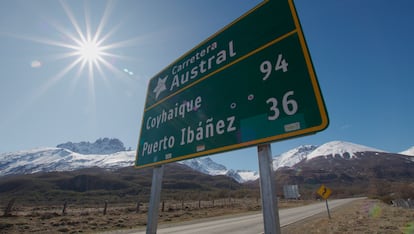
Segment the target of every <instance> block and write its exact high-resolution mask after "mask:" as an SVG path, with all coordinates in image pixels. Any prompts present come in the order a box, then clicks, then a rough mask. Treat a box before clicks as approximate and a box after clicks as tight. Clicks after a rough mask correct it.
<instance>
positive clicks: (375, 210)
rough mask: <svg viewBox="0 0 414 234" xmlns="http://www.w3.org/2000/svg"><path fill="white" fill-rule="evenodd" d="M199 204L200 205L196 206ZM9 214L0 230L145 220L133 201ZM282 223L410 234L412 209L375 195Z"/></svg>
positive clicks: (94, 229)
mask: <svg viewBox="0 0 414 234" xmlns="http://www.w3.org/2000/svg"><path fill="white" fill-rule="evenodd" d="M307 203H309V202H305V203H303V202H279V207H280V208H286V207H292V206H298V205H304V204H307ZM200 207H201V208H200ZM251 211H260V205H259V204H258V202H257V201H245V200H243V201H238V202H236V201H235V202H233V203H227V204H225V203H223V204H219V205H218V204H217V202H216V204H215V205H214V206H213V205H212V204H210V205H209V204H203V203H201V204H200V203H199V202H193V203H188V204H181V203H176V204H165V207H164V212H160V218H159V222H160V223H171V222H181V221H188V220H194V219H198V218H206V217H214V216H218V215H228V214H239V213H243V212H251ZM12 215H13V216H12V217H0V233H12V234H14V233H99V232H104V231H109V230H119V229H124V230H125V229H132V228H138V227H143V226H145V224H146V218H147V213H146V211H145V210H144V209H141V210H140V211H139V212H138V213H137V212H136V208H135V207H134V205H133V204H125V205H122V206H117V207H111V205H109V206H108V209H107V212H106V214H105V215H104V214H103V208H102V207H101V208H100V207H94V208H93V207H92V208H76V207H71V206H68V208H67V212H66V214H62V208H61V207H50V208H45V207H43V208H38V207H37V208H33V207H24V208H22V207H16V208H15V210H14V211H13V213H12ZM331 216H332V219H329V218H328V216H327V213H325V214H320V215H317V216H314V217H312V218H309V219H307V220H304V221H301V222H298V223H294V224H291V225H289V226H286V227H282V233H283V234H285V233H295V234H296V233H403V234H414V210H413V209H411V210H409V209H403V208H396V207H392V206H389V205H386V204H384V203H382V202H380V201H377V200H371V199H365V200H359V201H356V202H354V203H352V204H351V205H349V206H346V207H342V208H338V209H334V210H331Z"/></svg>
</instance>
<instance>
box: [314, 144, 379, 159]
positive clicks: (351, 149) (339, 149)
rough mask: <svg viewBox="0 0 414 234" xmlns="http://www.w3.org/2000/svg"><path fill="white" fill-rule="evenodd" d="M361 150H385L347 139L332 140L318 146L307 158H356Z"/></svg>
mask: <svg viewBox="0 0 414 234" xmlns="http://www.w3.org/2000/svg"><path fill="white" fill-rule="evenodd" d="M359 152H384V151H383V150H379V149H375V148H371V147H368V146H364V145H358V144H354V143H351V142H346V141H331V142H328V143H325V144H323V145H321V146H319V147H318V148H316V149H315V150H314V151H312V153H310V154H308V155H307V157H306V159H307V160H310V159H313V158H317V157H321V156H324V157H329V156H332V157H337V156H339V157H342V158H346V159H349V158H354V157H355V156H356V155H355V153H359Z"/></svg>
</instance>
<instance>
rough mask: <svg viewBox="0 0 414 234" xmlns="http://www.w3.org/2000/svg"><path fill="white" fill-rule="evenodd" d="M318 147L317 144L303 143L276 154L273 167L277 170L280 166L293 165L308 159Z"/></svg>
mask: <svg viewBox="0 0 414 234" xmlns="http://www.w3.org/2000/svg"><path fill="white" fill-rule="evenodd" d="M317 147H318V146H316V145H302V146H299V147H297V148H294V149H291V150H289V151H287V152H285V153H283V154H281V155H279V156H276V157H275V158H273V169H274V170H277V169H278V168H280V167H292V166H293V165H295V164H297V163H299V162H300V161H302V160H304V159H306V158H307V156H308V155H309V154H310V153H312V152H313V151H314V150H315V149H316V148H317Z"/></svg>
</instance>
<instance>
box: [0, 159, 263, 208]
mask: <svg viewBox="0 0 414 234" xmlns="http://www.w3.org/2000/svg"><path fill="white" fill-rule="evenodd" d="M151 182H152V169H150V168H149V169H140V170H137V169H135V168H133V167H125V168H120V169H118V170H114V171H109V170H105V169H101V168H89V169H81V170H75V171H70V172H48V173H35V174H27V175H9V176H3V177H1V179H0V197H1V198H2V199H1V200H2V201H0V206H1V205H4V204H1V203H5V202H7V201H8V200H9V199H11V198H17V199H19V200H20V201H21V202H26V203H46V202H48V203H49V202H50V203H56V204H61V203H63V201H70V202H71V203H96V202H97V201H104V200H110V201H112V202H136V201H137V200H140V201H143V202H148V201H149V195H150V190H151ZM239 191H243V192H242V193H241V192H239ZM162 194H163V195H162V197H163V199H175V200H182V199H183V198H185V199H194V200H197V199H201V198H203V199H207V198H209V199H214V198H219V197H220V198H221V197H228V196H230V195H232V196H233V197H236V196H238V197H244V196H255V197H257V196H258V190H257V188H255V187H252V186H248V185H242V184H239V183H237V182H236V181H235V180H233V179H231V178H229V177H227V176H221V175H220V176H210V175H206V174H203V173H200V172H197V171H194V170H192V169H191V168H189V167H187V166H185V165H181V164H177V163H171V164H168V165H166V166H165V169H164V177H163V184H162Z"/></svg>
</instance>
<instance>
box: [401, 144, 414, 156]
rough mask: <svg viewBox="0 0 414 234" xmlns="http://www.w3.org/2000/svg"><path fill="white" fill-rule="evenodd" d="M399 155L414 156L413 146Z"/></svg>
mask: <svg viewBox="0 0 414 234" xmlns="http://www.w3.org/2000/svg"><path fill="white" fill-rule="evenodd" d="M400 154H404V155H408V156H414V146H413V147H411V148H409V149H408V150H404V151H402V152H400Z"/></svg>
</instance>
